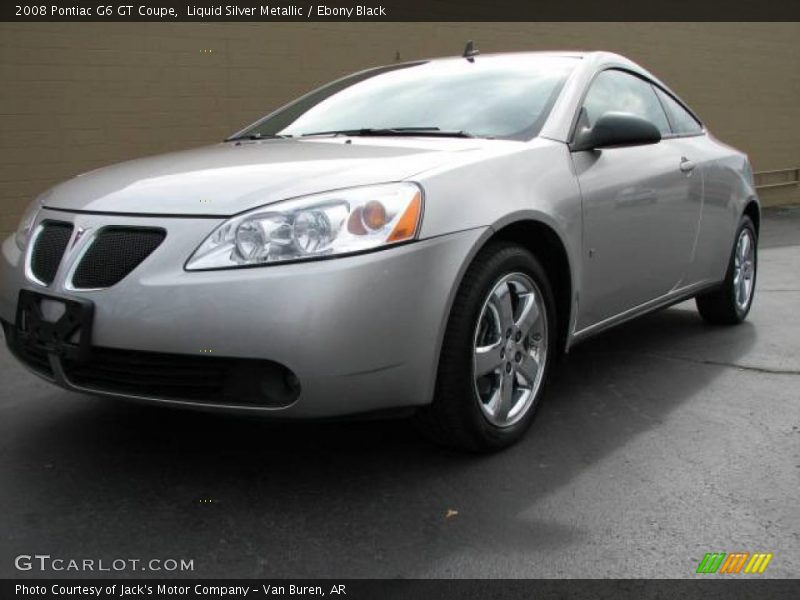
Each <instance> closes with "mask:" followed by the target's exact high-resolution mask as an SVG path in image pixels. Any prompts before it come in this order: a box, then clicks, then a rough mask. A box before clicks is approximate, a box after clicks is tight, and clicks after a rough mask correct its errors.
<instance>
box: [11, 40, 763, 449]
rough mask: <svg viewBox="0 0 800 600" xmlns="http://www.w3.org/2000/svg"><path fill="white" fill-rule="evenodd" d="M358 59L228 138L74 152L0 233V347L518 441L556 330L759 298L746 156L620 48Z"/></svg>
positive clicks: (68, 380) (78, 386)
mask: <svg viewBox="0 0 800 600" xmlns="http://www.w3.org/2000/svg"><path fill="white" fill-rule="evenodd" d="M476 54H477V53H476V52H474V51H469V52H465V55H464V56H461V57H455V58H445V59H439V60H426V61H418V62H410V63H403V64H394V65H391V66H386V67H380V68H376V69H370V70H367V71H363V72H360V73H357V74H355V75H351V76H349V77H345V78H343V79H340V80H338V81H335V82H333V83H331V84H329V85H326V86H324V87H322V88H319V89H317V90H315V91H313V92H311V93H309V94H307V95H305V96H303V97H301V98H299V99H298V100H296V101H294V102H292V103H290V104H288V105H286V106H284V107H283V108H280V109H279V110H276V111H275V112H273V113H271V114H269V115H267V116H266V117H264V118H263V119H261V120H259V121H257V122H256V123H254V124H253V125H250V126H249V127H246V128H245V129H243V130H241V131H240V132H238V133H236V134H235V135H233V136H231V137H230V138H229V139H227V140H225V141H224V142H222V143H218V144H215V145H211V146H207V147H203V148H198V149H194V150H187V151H183V152H176V153H171V154H165V155H161V156H156V157H150V158H142V159H138V160H132V161H128V162H124V163H122V164H117V165H113V166H109V167H104V168H101V169H98V170H96V171H91V172H89V173H84V174H83V175H79V176H77V177H75V178H74V179H71V180H69V181H66V182H64V183H62V184H60V185H57V186H56V187H54V188H52V189H51V190H49V191H47V192H46V193H44V194H43V195H42V196H41V197H39V198H38V199H37V200H36V201H35V202H33V203H32V204H31V206H30V207H29V208H28V210H27V212H26V213H25V215H24V218H23V219H22V223H21V224H20V226H19V229H18V231H17V232H16V234H15V235H14V236H12V237H10V238H9V239H7V240H6V241H5V242H4V243H3V246H2V258H1V259H0V318H2V324H3V328H4V330H5V337H6V340H7V343H8V345H9V347H10V348H11V350H12V352H13V353H14V355H15V356H16V357H17V358H18V359H19V360H20V361H21V362H22V363H24V364H25V365H26V366H27V367H29V368H30V369H31V370H32V371H33V372H35V373H36V374H38V375H40V376H42V377H44V378H46V379H48V380H49V381H52V382H53V383H55V384H57V385H60V386H62V387H65V388H67V389H70V390H75V391H79V392H86V393H91V394H101V395H104V396H110V397H118V398H129V399H136V400H141V401H146V402H152V403H158V404H162V405H170V406H185V407H199V408H204V409H218V410H225V411H240V412H247V413H258V414H264V415H270V416H274V417H280V418H323V417H334V416H343V415H351V414H355V413H376V414H383V413H394V412H399V413H406V412H409V413H414V415H415V419H416V420H417V422H418V423H419V425H420V428H421V429H422V430H423V431H424V432H426V433H427V434H428V435H430V436H431V437H433V438H434V439H435V440H438V441H439V442H441V443H445V444H449V445H452V446H456V447H460V448H468V449H473V450H492V449H497V448H501V447H504V446H507V445H508V444H510V443H512V442H514V441H515V440H517V439H519V438H520V436H521V435H522V434H523V433H524V431H525V429H526V428H527V427H528V425H529V424H530V422H531V420H532V418H533V416H534V413H535V411H536V408H537V406H538V404H539V403H540V400H541V397H542V392H543V388H544V384H545V382H546V379H547V373H548V370H549V369H550V367H551V365H552V363H553V361H554V360H555V359H556V358H557V356H558V355H559V354H560V353H563V352H565V351H568V350H569V349H570V348H571V347H572V346H573V345H574V344H576V343H578V342H580V341H581V340H584V339H586V338H588V337H589V336H592V335H594V334H596V333H598V332H600V331H603V330H605V329H607V328H609V327H612V326H614V325H617V324H619V323H622V322H624V321H627V320H629V319H631V318H634V317H637V316H639V315H642V314H644V313H647V312H650V311H653V310H657V309H661V308H664V307H666V306H669V305H671V304H674V303H676V302H679V301H681V300H685V299H687V298H692V297H694V298H696V301H697V307H698V309H699V312H700V315H701V316H702V317H703V318H704V319H706V320H707V321H709V322H711V323H718V324H736V323H739V322H741V321H742V320H743V319H744V318H745V317H746V316H747V313H748V311H749V310H750V305H751V303H752V301H753V292H754V285H755V278H756V246H757V240H758V228H759V214H760V212H759V202H758V198H757V196H756V192H755V190H754V185H753V177H752V173H751V169H750V165H749V163H748V159H747V157H746V156H745V155H744V154H743V153H741V152H739V151H737V150H735V149H734V148H731V147H730V146H727V145H725V144H723V143H722V142H720V141H718V140H717V139H715V138H714V137H713V136H712V135H711V134H710V133H709V132H708V131H707V130H706V128H705V127H704V126H703V124H702V122H701V121H700V119H699V118H698V117H697V115H695V114H694V113H693V112H692V111H691V110H690V109H689V108H688V107H687V106H686V105H685V104H684V103H683V102H682V101H681V100H680V99H679V98H678V97H677V95H676V94H674V93H673V92H672V91H671V90H670V89H669V88H668V87H667V86H666V85H665V84H664V83H662V82H661V81H659V80H658V79H657V78H655V77H654V76H653V75H651V74H650V73H648V72H647V71H646V70H644V69H643V68H641V67H639V66H638V65H636V64H634V63H633V62H631V61H629V60H627V59H625V58H623V57H621V56H617V55H614V54H609V53H605V52H593V53H520V54H498V55H484V56H477V55H476Z"/></svg>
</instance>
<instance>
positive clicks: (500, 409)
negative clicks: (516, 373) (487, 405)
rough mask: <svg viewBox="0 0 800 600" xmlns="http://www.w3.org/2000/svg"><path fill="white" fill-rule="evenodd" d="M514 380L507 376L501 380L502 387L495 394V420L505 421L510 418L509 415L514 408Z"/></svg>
mask: <svg viewBox="0 0 800 600" xmlns="http://www.w3.org/2000/svg"><path fill="white" fill-rule="evenodd" d="M513 398H514V380H513V378H512V377H509V376H505V377H501V378H500V386H499V388H498V389H497V392H496V393H495V398H494V399H493V401H494V403H495V405H494V407H493V412H494V415H495V418H497V419H500V420H505V419H507V418H508V413H510V412H511V409H512V408H513V407H514V403H513Z"/></svg>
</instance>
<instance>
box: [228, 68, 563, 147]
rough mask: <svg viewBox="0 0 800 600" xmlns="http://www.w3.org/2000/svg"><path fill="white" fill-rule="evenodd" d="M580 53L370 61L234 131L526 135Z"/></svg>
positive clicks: (543, 114) (538, 121) (536, 127)
mask: <svg viewBox="0 0 800 600" xmlns="http://www.w3.org/2000/svg"><path fill="white" fill-rule="evenodd" d="M577 60H578V59H575V58H571V57H560V56H535V55H534V56H513V55H508V56H486V57H481V56H478V57H476V58H475V60H474V62H470V61H468V60H466V59H448V60H440V61H432V62H419V63H411V64H408V63H407V64H402V65H395V66H390V67H381V68H378V69H372V70H370V71H366V72H363V73H358V74H356V75H352V76H350V77H347V78H345V79H342V80H339V81H336V82H334V83H331V84H329V85H327V86H325V87H322V88H320V89H318V90H316V91H314V92H312V93H310V94H308V95H307V96H305V97H303V98H300V99H299V100H297V101H295V102H293V103H292V104H289V105H288V106H286V107H284V108H282V109H280V110H278V111H277V112H275V113H273V114H271V115H269V116H267V117H266V118H264V119H262V120H261V121H259V122H258V123H256V124H255V125H253V126H252V127H250V128H249V129H247V130H245V131H243V132H242V133H241V134H239V135H237V136H236V138H242V137H256V138H257V137H271V136H302V135H312V134H322V133H334V132H347V133H349V134H356V135H357V134H361V135H370V134H375V133H376V132H380V131H382V132H383V133H384V134H385V133H387V132H386V130H393V131H391V132H389V133H394V132H397V134H398V135H400V134H405V135H409V134H412V135H432V134H437V135H447V134H449V133H452V134H453V135H461V136H464V135H472V136H477V137H492V138H503V139H517V140H527V139H531V138H532V137H534V136H536V135H537V134H538V133H539V130H540V129H541V127H542V125H543V123H544V120H545V119H546V118H547V114H548V113H549V111H550V108H551V107H552V105H553V103H554V102H555V100H556V97H557V96H558V93H559V92H560V91H561V87H562V86H563V84H564V81H565V80H566V78H567V75H568V74H569V73H570V72H571V71H572V69H573V68H574V66H575V65H576V64H577ZM415 130H416V131H415ZM426 130H427V131H426Z"/></svg>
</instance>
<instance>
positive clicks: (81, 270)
mask: <svg viewBox="0 0 800 600" xmlns="http://www.w3.org/2000/svg"><path fill="white" fill-rule="evenodd" d="M166 235H167V234H166V232H165V231H164V230H163V229H152V228H142V227H107V228H105V229H103V230H101V231H100V232H99V233H98V234H97V236H96V238H95V239H94V241H93V242H92V245H91V246H89V249H88V250H87V251H86V254H84V256H83V258H82V259H81V262H80V264H79V265H78V268H77V269H76V270H75V274H74V275H73V277H72V285H73V287H75V288H76V289H96V288H107V287H111V286H112V285H114V284H116V283H119V282H120V281H122V279H124V278H125V277H126V276H127V275H128V274H129V273H130V272H131V271H133V270H134V269H135V268H136V267H138V266H139V265H140V264H141V263H142V261H143V260H144V259H146V258H147V257H148V256H150V254H151V253H152V252H153V251H154V250H155V249H156V248H158V246H159V245H160V244H161V242H163V241H164V238H165V237H166Z"/></svg>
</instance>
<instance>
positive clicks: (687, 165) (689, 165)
mask: <svg viewBox="0 0 800 600" xmlns="http://www.w3.org/2000/svg"><path fill="white" fill-rule="evenodd" d="M693 170H694V163H693V162H692V161H690V160H689V159H688V158H686V157H685V156H684V157H683V158H681V171H683V172H684V173H691V172H692V171H693Z"/></svg>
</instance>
